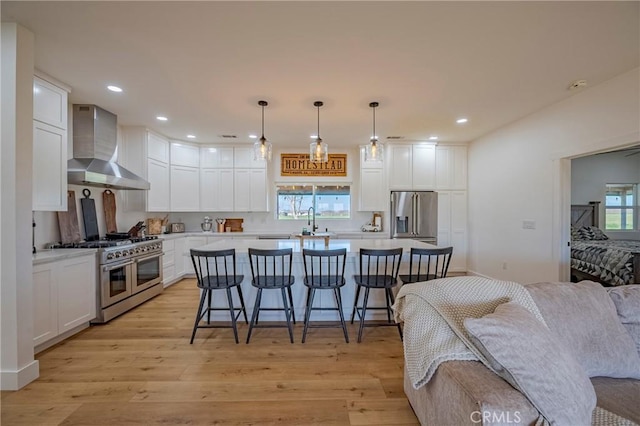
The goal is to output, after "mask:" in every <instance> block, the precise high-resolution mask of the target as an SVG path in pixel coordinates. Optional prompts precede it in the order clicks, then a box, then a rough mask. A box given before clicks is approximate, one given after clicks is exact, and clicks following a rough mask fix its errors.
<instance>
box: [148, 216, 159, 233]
mask: <svg viewBox="0 0 640 426" xmlns="http://www.w3.org/2000/svg"><path fill="white" fill-rule="evenodd" d="M147 234H149V235H159V234H162V219H161V218H159V217H150V218H147Z"/></svg>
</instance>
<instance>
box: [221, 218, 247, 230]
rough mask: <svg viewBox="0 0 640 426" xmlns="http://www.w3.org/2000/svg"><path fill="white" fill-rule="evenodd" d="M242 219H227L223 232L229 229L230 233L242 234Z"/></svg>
mask: <svg viewBox="0 0 640 426" xmlns="http://www.w3.org/2000/svg"><path fill="white" fill-rule="evenodd" d="M243 222H244V219H227V220H226V222H225V223H224V227H225V231H226V228H231V232H242V231H243V229H242V223H243Z"/></svg>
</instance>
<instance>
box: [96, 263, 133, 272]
mask: <svg viewBox="0 0 640 426" xmlns="http://www.w3.org/2000/svg"><path fill="white" fill-rule="evenodd" d="M129 265H133V261H131V262H125V263H118V264H117V265H107V266H103V267H102V272H109V271H113V270H114V269H119V268H123V267H125V266H129Z"/></svg>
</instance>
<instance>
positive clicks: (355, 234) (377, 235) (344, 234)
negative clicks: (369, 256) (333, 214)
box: [158, 231, 389, 240]
mask: <svg viewBox="0 0 640 426" xmlns="http://www.w3.org/2000/svg"><path fill="white" fill-rule="evenodd" d="M295 234H298V232H286V231H280V232H278V231H248V232H202V231H187V232H179V233H173V234H160V235H158V237H159V238H162V239H165V240H172V239H174V238H181V237H216V238H225V239H228V238H234V237H235V238H252V237H255V238H257V237H259V236H261V235H291V236H292V237H291V238H294V237H293V236H294V235H295ZM329 234H331V238H334V237H335V236H337V237H338V238H341V239H347V238H373V239H384V238H388V237H389V234H388V233H386V232H362V231H329Z"/></svg>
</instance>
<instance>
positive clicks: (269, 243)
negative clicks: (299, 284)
mask: <svg viewBox="0 0 640 426" xmlns="http://www.w3.org/2000/svg"><path fill="white" fill-rule="evenodd" d="M412 247H415V248H435V247H436V246H434V245H431V244H427V243H423V242H420V241H416V240H412V239H396V240H391V239H377V240H371V239H364V240H363V239H356V240H342V239H330V240H329V247H325V245H324V240H322V239H305V240H304V242H303V243H302V245H301V244H300V240H298V239H291V240H220V241H216V242H214V243H211V244H207V245H205V246H202V247H198V250H222V249H227V248H235V249H236V253H238V254H241V253H248V251H249V250H248V249H249V248H257V249H284V248H291V249H293V252H294V253H300V252H301V248H306V249H314V250H324V249H327V248H328V249H330V250H331V249H339V248H346V249H347V253H348V254H357V253H358V252H359V251H360V249H361V248H364V249H378V250H379V249H392V248H402V249H403V250H404V251H405V252H407V253H408V252H409V251H410V250H411V248H412Z"/></svg>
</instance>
